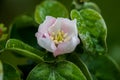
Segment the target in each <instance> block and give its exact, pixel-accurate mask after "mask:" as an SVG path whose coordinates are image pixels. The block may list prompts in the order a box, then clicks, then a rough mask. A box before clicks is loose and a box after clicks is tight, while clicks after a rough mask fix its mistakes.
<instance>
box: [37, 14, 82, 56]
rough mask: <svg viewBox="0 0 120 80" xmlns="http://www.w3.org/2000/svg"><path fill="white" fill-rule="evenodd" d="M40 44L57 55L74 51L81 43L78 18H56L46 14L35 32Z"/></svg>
mask: <svg viewBox="0 0 120 80" xmlns="http://www.w3.org/2000/svg"><path fill="white" fill-rule="evenodd" d="M35 36H36V37H37V42H38V44H39V45H40V46H41V47H43V48H45V49H46V50H48V51H50V52H52V53H53V55H54V56H55V57H56V56H58V55H61V54H65V53H70V52H72V51H74V49H75V47H76V46H77V45H78V44H79V43H80V40H79V38H78V31H77V26H76V19H75V20H69V19H67V18H57V19H56V18H54V17H51V16H46V19H45V21H44V22H43V23H42V24H40V26H39V28H38V32H37V33H36V34H35Z"/></svg>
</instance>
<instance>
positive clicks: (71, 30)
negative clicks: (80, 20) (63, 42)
mask: <svg viewBox="0 0 120 80" xmlns="http://www.w3.org/2000/svg"><path fill="white" fill-rule="evenodd" d="M61 27H62V30H63V31H64V32H65V33H67V34H68V35H69V36H70V35H71V34H72V35H74V34H75V35H77V34H78V31H77V23H76V19H74V20H72V21H71V20H69V19H62V25H61Z"/></svg>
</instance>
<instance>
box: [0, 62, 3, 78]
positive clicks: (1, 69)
mask: <svg viewBox="0 0 120 80" xmlns="http://www.w3.org/2000/svg"><path fill="white" fill-rule="evenodd" d="M0 80H3V64H2V62H1V60H0Z"/></svg>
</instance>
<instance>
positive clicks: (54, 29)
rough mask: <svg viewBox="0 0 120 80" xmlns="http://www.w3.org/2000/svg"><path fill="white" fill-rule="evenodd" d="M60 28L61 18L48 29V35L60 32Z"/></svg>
mask: <svg viewBox="0 0 120 80" xmlns="http://www.w3.org/2000/svg"><path fill="white" fill-rule="evenodd" d="M61 26H62V20H61V18H58V19H56V22H55V23H54V24H53V25H52V26H51V27H49V33H52V32H54V33H57V32H58V31H60V30H61Z"/></svg>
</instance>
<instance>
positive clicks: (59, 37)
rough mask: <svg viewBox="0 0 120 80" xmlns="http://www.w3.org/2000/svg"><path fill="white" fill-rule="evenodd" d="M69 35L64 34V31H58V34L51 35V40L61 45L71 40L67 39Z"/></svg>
mask: <svg viewBox="0 0 120 80" xmlns="http://www.w3.org/2000/svg"><path fill="white" fill-rule="evenodd" d="M67 35H68V34H67V33H64V32H63V31H62V30H61V31H60V30H59V31H57V32H56V33H54V32H52V34H51V37H50V38H51V40H53V41H54V43H55V44H56V45H57V44H59V43H62V42H65V41H68V40H69V39H70V38H69V37H67ZM66 37H67V38H66Z"/></svg>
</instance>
